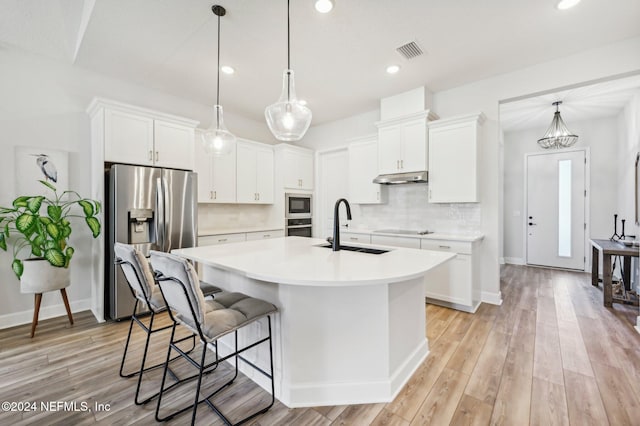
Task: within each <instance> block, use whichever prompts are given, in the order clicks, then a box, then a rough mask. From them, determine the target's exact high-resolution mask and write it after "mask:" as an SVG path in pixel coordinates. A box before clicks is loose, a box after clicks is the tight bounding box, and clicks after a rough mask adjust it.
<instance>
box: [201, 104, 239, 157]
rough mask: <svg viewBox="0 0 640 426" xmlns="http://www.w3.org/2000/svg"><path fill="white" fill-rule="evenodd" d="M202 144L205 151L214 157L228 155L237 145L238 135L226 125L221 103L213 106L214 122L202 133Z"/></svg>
mask: <svg viewBox="0 0 640 426" xmlns="http://www.w3.org/2000/svg"><path fill="white" fill-rule="evenodd" d="M202 144H203V145H204V150H205V152H206V153H207V154H208V155H212V156H214V157H221V156H224V155H228V154H230V153H231V152H232V151H233V149H234V148H235V146H236V137H235V136H233V134H232V133H231V132H230V131H229V130H227V127H226V126H225V125H224V119H223V116H222V106H221V105H215V106H214V107H213V124H212V125H211V128H209V130H207V131H206V132H204V133H203V134H202Z"/></svg>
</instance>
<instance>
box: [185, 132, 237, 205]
mask: <svg viewBox="0 0 640 426" xmlns="http://www.w3.org/2000/svg"><path fill="white" fill-rule="evenodd" d="M200 139H201V134H200V132H197V133H196V142H195V150H194V152H195V167H194V169H193V170H194V171H195V172H196V173H198V203H235V202H236V150H235V149H233V150H232V151H231V153H229V154H228V155H224V156H221V157H213V156H210V155H208V154H207V153H206V152H205V150H204V147H203V145H202V142H201V140H200Z"/></svg>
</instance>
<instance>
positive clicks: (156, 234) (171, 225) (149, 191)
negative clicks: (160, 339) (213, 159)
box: [105, 164, 198, 319]
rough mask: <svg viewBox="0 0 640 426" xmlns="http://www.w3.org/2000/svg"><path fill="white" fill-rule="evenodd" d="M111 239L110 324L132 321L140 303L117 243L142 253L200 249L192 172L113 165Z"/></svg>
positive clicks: (109, 213) (107, 288)
mask: <svg viewBox="0 0 640 426" xmlns="http://www.w3.org/2000/svg"><path fill="white" fill-rule="evenodd" d="M105 173H106V176H105V186H106V188H105V190H106V197H105V198H106V202H107V205H106V206H105V211H106V213H107V220H106V224H107V233H108V236H109V237H108V238H107V239H106V244H107V247H106V250H105V252H106V253H109V258H108V261H107V262H106V269H107V270H106V274H105V282H106V283H107V285H106V286H105V291H106V294H105V300H106V301H107V309H106V310H105V312H107V313H108V315H109V318H111V319H121V318H125V317H128V316H131V314H132V312H133V307H134V304H135V299H134V298H133V296H132V294H131V290H130V289H129V286H128V284H127V282H126V280H125V277H124V274H123V273H122V270H121V268H120V267H119V266H117V265H114V254H113V245H114V243H115V242H121V243H125V244H134V245H136V247H138V248H139V249H140V250H141V251H142V252H143V253H145V254H147V255H148V253H149V251H150V250H157V251H164V252H169V251H171V250H173V249H178V248H185V247H195V245H196V236H197V223H198V209H197V207H198V205H197V175H196V174H195V173H193V172H188V171H183V170H173V169H161V168H154V167H143V166H130V165H125V164H113V165H110V166H109V167H108V168H107V169H106V170H105Z"/></svg>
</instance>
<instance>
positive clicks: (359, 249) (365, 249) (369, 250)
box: [317, 244, 389, 254]
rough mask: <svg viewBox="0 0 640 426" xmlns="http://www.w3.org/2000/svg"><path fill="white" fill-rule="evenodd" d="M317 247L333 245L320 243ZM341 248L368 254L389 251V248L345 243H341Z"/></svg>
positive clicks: (330, 246)
mask: <svg viewBox="0 0 640 426" xmlns="http://www.w3.org/2000/svg"><path fill="white" fill-rule="evenodd" d="M317 247H324V248H332V247H333V246H332V245H331V244H320V245H319V246H317ZM340 250H347V251H355V252H358V253H367V254H384V253H388V252H389V250H382V249H377V248H370V247H356V246H343V245H340Z"/></svg>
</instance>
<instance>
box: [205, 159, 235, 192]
mask: <svg viewBox="0 0 640 426" xmlns="http://www.w3.org/2000/svg"><path fill="white" fill-rule="evenodd" d="M211 164H212V171H211V175H212V178H211V192H212V193H211V194H210V196H211V197H212V201H213V202H214V203H235V202H236V150H235V149H234V150H232V151H231V152H230V153H229V154H228V155H224V156H222V157H213V159H212V163H211Z"/></svg>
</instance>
